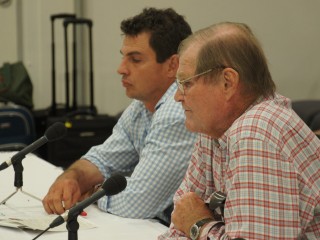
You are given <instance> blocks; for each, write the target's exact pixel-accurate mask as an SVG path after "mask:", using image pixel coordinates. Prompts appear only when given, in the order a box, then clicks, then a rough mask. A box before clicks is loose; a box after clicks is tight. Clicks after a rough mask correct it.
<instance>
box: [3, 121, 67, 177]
mask: <svg viewBox="0 0 320 240" xmlns="http://www.w3.org/2000/svg"><path fill="white" fill-rule="evenodd" d="M66 134H67V128H66V127H65V126H64V124H63V123H61V122H56V123H54V124H53V125H51V126H50V127H49V128H48V129H47V130H46V132H45V133H44V136H42V137H41V138H39V139H38V140H36V141H35V142H33V143H31V144H30V145H28V146H26V147H25V148H24V149H22V150H21V151H19V152H18V153H16V154H15V155H13V156H12V157H11V159H9V160H7V161H5V162H3V163H2V164H1V165H0V171H1V170H3V169H6V168H7V167H9V166H10V165H12V164H15V163H16V162H18V161H21V160H22V159H24V158H25V156H26V155H27V154H28V153H31V152H33V151H34V150H36V149H38V148H39V147H41V146H42V145H44V144H45V143H47V142H51V141H56V140H58V139H61V138H63V137H64V136H65V135H66Z"/></svg>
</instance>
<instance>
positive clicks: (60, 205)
mask: <svg viewBox="0 0 320 240" xmlns="http://www.w3.org/2000/svg"><path fill="white" fill-rule="evenodd" d="M80 196H81V191H80V186H79V183H78V181H77V180H76V179H74V178H68V177H67V176H64V175H61V176H60V177H59V178H57V180H56V181H55V182H54V183H53V184H52V186H51V187H50V189H49V192H48V193H47V195H46V196H45V197H44V199H43V200H42V204H43V206H44V209H45V211H46V212H47V213H49V214H53V213H55V214H62V213H64V212H65V210H68V209H70V208H71V207H72V206H73V205H74V204H76V203H77V201H78V200H79V198H80Z"/></svg>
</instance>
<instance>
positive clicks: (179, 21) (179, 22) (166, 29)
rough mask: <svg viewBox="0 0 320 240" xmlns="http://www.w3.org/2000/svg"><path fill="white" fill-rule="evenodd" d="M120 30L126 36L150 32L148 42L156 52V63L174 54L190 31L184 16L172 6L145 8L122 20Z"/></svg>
mask: <svg viewBox="0 0 320 240" xmlns="http://www.w3.org/2000/svg"><path fill="white" fill-rule="evenodd" d="M121 31H122V32H123V34H124V35H128V36H137V35H138V34H140V33H143V32H147V33H150V34H151V35H150V42H149V44H150V46H151V48H152V49H153V50H154V51H155V53H156V56H157V62H158V63H162V62H164V61H165V60H167V59H168V58H169V57H170V56H172V55H173V54H176V53H177V50H178V46H179V44H180V42H181V41H182V40H183V39H185V38H186V37H187V36H189V35H190V34H191V33H192V32H191V27H190V26H189V24H188V23H187V22H186V21H185V20H184V17H183V16H182V15H179V14H177V13H176V12H175V11H174V10H173V9H172V8H167V9H156V8H145V9H143V11H142V13H140V14H138V15H136V16H134V17H132V18H128V19H125V20H123V21H122V22H121Z"/></svg>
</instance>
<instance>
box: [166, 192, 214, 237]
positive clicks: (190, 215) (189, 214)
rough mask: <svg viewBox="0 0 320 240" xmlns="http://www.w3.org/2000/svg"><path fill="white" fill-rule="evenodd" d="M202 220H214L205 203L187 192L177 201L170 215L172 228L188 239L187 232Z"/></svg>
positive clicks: (195, 195)
mask: <svg viewBox="0 0 320 240" xmlns="http://www.w3.org/2000/svg"><path fill="white" fill-rule="evenodd" d="M204 218H214V216H213V213H212V212H211V210H210V209H209V208H208V207H207V205H206V204H205V202H204V201H203V200H202V199H201V198H200V197H199V196H198V195H197V194H196V193H194V192H189V193H186V194H184V195H182V197H181V198H180V199H179V200H177V201H176V202H175V205H174V210H173V212H172V214H171V221H172V223H173V225H174V227H175V228H176V229H177V230H179V231H182V232H183V233H184V234H185V235H186V236H187V237H190V234H189V231H190V228H191V226H192V225H193V224H195V223H196V222H197V221H199V220H201V219H204Z"/></svg>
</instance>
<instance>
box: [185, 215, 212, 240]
mask: <svg viewBox="0 0 320 240" xmlns="http://www.w3.org/2000/svg"><path fill="white" fill-rule="evenodd" d="M213 220H214V219H213V218H205V219H202V220H200V221H198V222H196V223H195V224H193V225H192V227H191V228H190V237H191V239H192V240H196V239H198V237H199V235H200V229H201V227H202V226H203V225H204V224H206V223H208V222H211V221H213Z"/></svg>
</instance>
